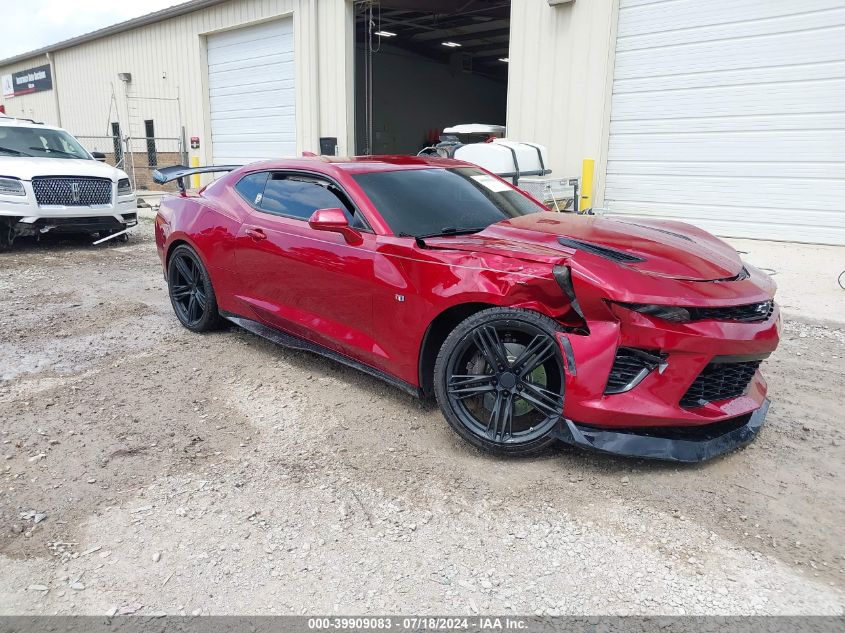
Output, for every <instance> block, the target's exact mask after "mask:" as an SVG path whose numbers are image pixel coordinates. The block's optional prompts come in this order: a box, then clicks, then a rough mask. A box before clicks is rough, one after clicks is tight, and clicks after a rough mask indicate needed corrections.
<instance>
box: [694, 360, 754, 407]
mask: <svg viewBox="0 0 845 633" xmlns="http://www.w3.org/2000/svg"><path fill="white" fill-rule="evenodd" d="M761 362H763V361H761V360H749V361H743V362H739V363H720V362H713V363H710V364H709V365H707V367H705V368H704V371H702V372H701V373H700V374H699V375H698V378H696V379H695V382H693V383H692V385H691V386H690V388H689V389H687V392H686V393H685V394H684V397H683V398H681V406H682V407H685V408H687V409H690V408H693V407H700V406H703V405H705V404H707V403H708V402H715V401H717V400H727V399H729V398H736V397H738V396H741V395H742V394H744V393H745V391H746V389H748V385H749V383H750V382H751V379H752V378H754V374H755V373H756V372H757V368H758V367H760V363H761Z"/></svg>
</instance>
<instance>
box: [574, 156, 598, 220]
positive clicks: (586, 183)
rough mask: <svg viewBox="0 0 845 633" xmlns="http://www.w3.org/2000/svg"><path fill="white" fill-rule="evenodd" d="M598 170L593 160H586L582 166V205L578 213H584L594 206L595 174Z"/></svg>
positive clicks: (579, 206)
mask: <svg viewBox="0 0 845 633" xmlns="http://www.w3.org/2000/svg"><path fill="white" fill-rule="evenodd" d="M595 169H596V161H594V160H593V159H592V158H585V159H584V162H583V163H582V165H581V204H579V205H578V212H579V213H583V212H584V211H586V210H587V209H591V208H592V206H593V173H594V172H595Z"/></svg>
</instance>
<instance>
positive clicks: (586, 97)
mask: <svg viewBox="0 0 845 633" xmlns="http://www.w3.org/2000/svg"><path fill="white" fill-rule="evenodd" d="M617 4H618V3H617V1H616V0H587V1H582V0H577V1H576V2H572V3H569V4H562V5H557V6H553V7H552V6H549V4H548V3H547V2H546V0H512V5H511V30H510V53H509V58H510V67H509V73H508V122H507V125H508V136H509V137H510V138H512V139H516V140H520V141H534V142H537V143H543V144H546V145H548V148H549V160H550V163H551V168H552V169H553V171H554V174H555V175H558V176H561V177H563V176H575V175H580V173H581V161H582V160H583V159H584V158H593V159H596V161H597V168H596V178H597V181H598V182H597V189H600V187H601V184H602V173H603V169H602V168H601V167H602V166H601V164H600V163H601V161H602V160H603V154H604V151H603V145H604V143H605V142H606V140H605V139H606V134H607V130H606V127H607V119H608V116H607V112H606V111H605V109H606V105H607V103H608V101H609V95H610V83H609V82H610V79H611V76H612V59H613V54H612V53H613V49H614V44H615V39H614V25H615V20H616V16H617V13H618V10H617Z"/></svg>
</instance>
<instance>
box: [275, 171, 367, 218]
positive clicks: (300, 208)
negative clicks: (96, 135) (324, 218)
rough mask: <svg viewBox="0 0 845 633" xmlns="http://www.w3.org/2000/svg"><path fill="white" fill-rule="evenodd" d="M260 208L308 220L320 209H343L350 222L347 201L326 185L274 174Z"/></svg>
mask: <svg viewBox="0 0 845 633" xmlns="http://www.w3.org/2000/svg"><path fill="white" fill-rule="evenodd" d="M260 206H261V210H262V211H266V212H267V213H274V214H276V215H286V216H288V217H293V218H299V219H301V220H308V218H310V217H311V215H312V214H313V213H314V211H316V210H317V209H331V208H340V209H343V210H344V211H345V212H346V214H347V217H348V218H349V219H350V221H351V219H352V218H351V214H350V213H349V210H348V209H347V207H346V204H345V203H344V202H343V201H342V200H341V199H340V198H338V197H337V196H336V195H335V194H334V193H332V192H331V191H329V190H328V189H327V188H326V187H325V186H323V185H321V184H318V183H317V182H315V181H313V180H307V179H303V178H297V177H295V176H286V175H284V174H274V175H273V176H272V177H271V178H270V179H269V180H268V181H267V185H266V186H265V187H264V197H263V199H262V200H261V205H260Z"/></svg>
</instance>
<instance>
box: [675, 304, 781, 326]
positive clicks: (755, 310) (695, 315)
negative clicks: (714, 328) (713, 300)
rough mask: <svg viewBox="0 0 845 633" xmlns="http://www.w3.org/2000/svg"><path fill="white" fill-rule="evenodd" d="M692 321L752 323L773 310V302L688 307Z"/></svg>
mask: <svg viewBox="0 0 845 633" xmlns="http://www.w3.org/2000/svg"><path fill="white" fill-rule="evenodd" d="M688 310H689V311H690V315H691V316H692V319H693V320H694V321H700V320H703V319H714V320H716V321H741V322H743V323H754V322H756V321H765V320H766V319H768V318H769V317H770V316H772V312H774V310H775V302H774V301H772V300H769V301H763V302H761V303H748V304H746V305H743V306H732V307H730V308H688Z"/></svg>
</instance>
